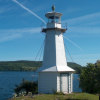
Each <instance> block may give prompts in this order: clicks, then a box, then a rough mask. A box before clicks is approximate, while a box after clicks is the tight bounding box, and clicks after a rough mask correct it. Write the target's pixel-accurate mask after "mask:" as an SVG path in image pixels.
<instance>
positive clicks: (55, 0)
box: [0, 0, 100, 66]
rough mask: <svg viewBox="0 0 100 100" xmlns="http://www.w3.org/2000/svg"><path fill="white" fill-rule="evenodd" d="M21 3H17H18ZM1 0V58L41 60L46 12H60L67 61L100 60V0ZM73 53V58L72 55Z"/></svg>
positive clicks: (81, 63) (90, 61)
mask: <svg viewBox="0 0 100 100" xmlns="http://www.w3.org/2000/svg"><path fill="white" fill-rule="evenodd" d="M17 1H18V2H19V3H20V5H19V4H18V2H17ZM17 1H16V0H0V61H16V60H32V61H34V60H42V58H43V46H44V39H45V34H44V33H42V32H41V29H42V28H43V27H45V24H44V23H47V22H48V20H47V18H45V14H46V13H47V12H50V11H51V6H52V5H55V11H56V12H61V13H62V14H63V16H62V27H66V26H67V29H68V30H67V31H66V33H64V41H65V45H66V47H67V49H68V51H69V52H70V54H69V53H68V51H67V50H66V57H67V61H68V62H72V61H73V62H75V63H78V64H80V65H83V66H85V65H86V64H87V63H95V62H96V61H97V60H99V59H100V0H17ZM70 55H71V57H70Z"/></svg>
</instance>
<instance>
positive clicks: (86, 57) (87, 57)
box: [68, 54, 100, 66]
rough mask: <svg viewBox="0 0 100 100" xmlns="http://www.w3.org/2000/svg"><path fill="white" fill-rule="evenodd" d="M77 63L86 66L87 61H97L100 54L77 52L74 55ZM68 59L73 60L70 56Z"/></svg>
mask: <svg viewBox="0 0 100 100" xmlns="http://www.w3.org/2000/svg"><path fill="white" fill-rule="evenodd" d="M72 57H73V60H74V62H75V63H78V64H80V65H83V66H86V64H87V63H95V62H96V61H97V60H98V59H100V54H77V55H72ZM68 61H71V60H70V58H69V57H68Z"/></svg>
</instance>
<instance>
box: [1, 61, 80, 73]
mask: <svg viewBox="0 0 100 100" xmlns="http://www.w3.org/2000/svg"><path fill="white" fill-rule="evenodd" d="M41 65H42V61H24V60H22V61H1V62H0V71H35V70H36V69H37V68H38V67H40V66H41ZM68 66H70V67H72V68H73V69H75V70H76V73H80V70H81V68H82V66H81V65H79V64H76V63H72V62H68Z"/></svg>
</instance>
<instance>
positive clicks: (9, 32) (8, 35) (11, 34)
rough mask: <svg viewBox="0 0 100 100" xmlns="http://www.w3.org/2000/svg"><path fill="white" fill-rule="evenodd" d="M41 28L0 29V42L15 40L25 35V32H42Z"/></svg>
mask: <svg viewBox="0 0 100 100" xmlns="http://www.w3.org/2000/svg"><path fill="white" fill-rule="evenodd" d="M40 30H41V28H40V27H36V28H23V29H5V30H0V42H5V41H9V40H14V39H17V38H21V37H23V36H24V35H25V34H34V33H38V32H40Z"/></svg>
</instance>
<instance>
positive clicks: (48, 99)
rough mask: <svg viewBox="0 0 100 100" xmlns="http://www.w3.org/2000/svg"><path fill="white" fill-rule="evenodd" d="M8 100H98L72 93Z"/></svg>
mask: <svg viewBox="0 0 100 100" xmlns="http://www.w3.org/2000/svg"><path fill="white" fill-rule="evenodd" d="M10 100H99V96H97V95H93V94H88V93H73V94H66V95H58V94H40V95H35V96H33V97H29V96H23V97H16V98H12V99H10Z"/></svg>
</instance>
